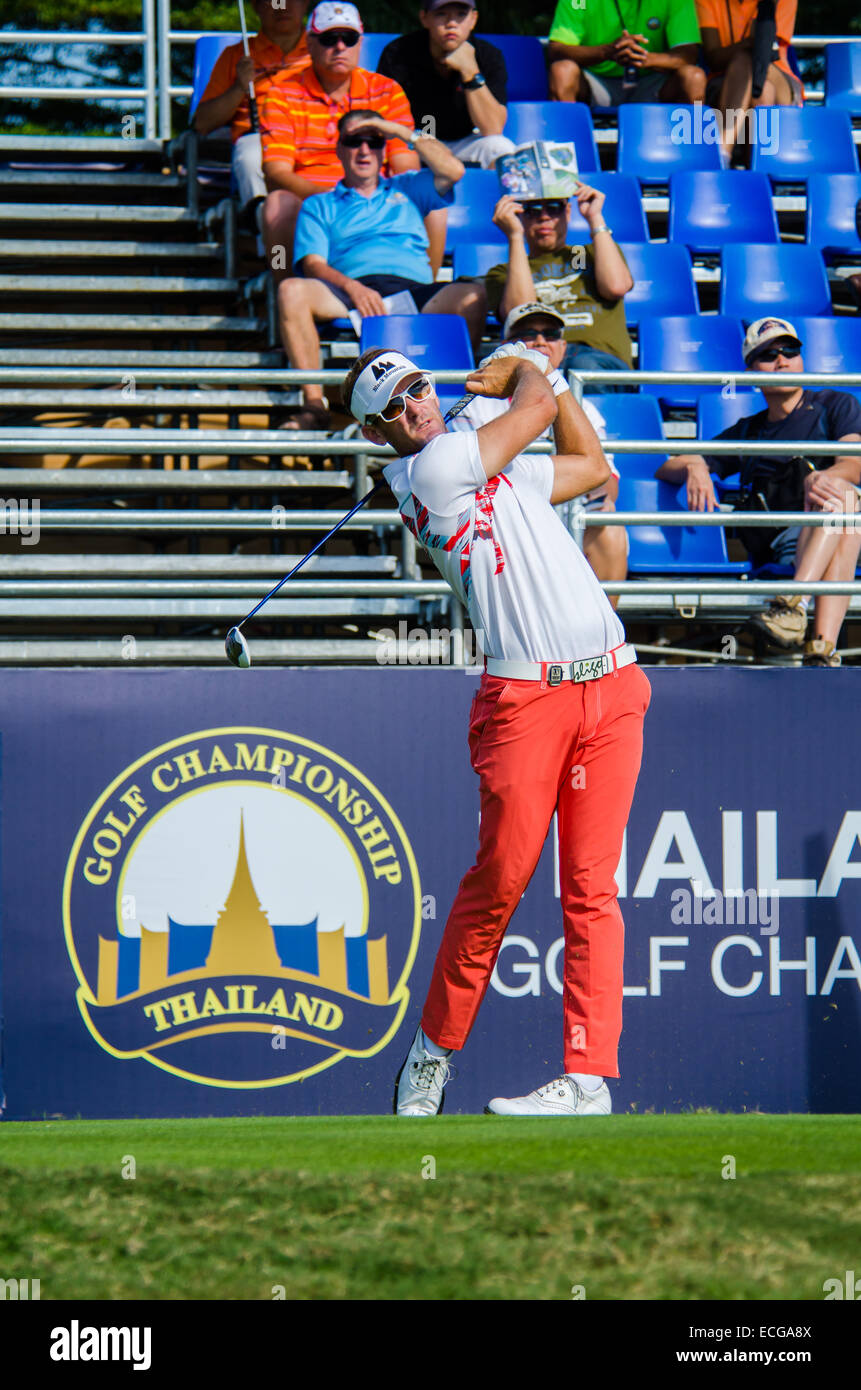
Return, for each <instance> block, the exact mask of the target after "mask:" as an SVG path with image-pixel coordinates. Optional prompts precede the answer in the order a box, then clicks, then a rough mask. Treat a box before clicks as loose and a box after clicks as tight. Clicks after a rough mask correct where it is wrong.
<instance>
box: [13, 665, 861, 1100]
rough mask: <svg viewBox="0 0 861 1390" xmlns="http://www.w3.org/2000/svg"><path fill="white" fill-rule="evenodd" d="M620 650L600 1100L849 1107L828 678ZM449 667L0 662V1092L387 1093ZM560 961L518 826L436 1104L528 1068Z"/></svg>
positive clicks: (429, 873) (853, 914)
mask: <svg viewBox="0 0 861 1390" xmlns="http://www.w3.org/2000/svg"><path fill="white" fill-rule="evenodd" d="M649 677H650V680H651V681H652V686H653V699H652V705H651V709H650V711H649V714H648V716H647V721H646V747H645V756H644V761H643V770H642V773H641V777H640V782H639V786H638V790H637V794H636V797H635V800H634V807H633V810H632V814H631V819H630V822H629V826H628V830H627V833H626V837H625V844H624V847H623V852H622V855H621V859H620V863H619V867H618V870H617V882H618V885H619V895H620V902H621V904H622V910H623V915H624V917H625V922H626V938H627V940H626V965H625V979H626V986H625V995H626V998H625V1028H624V1032H623V1037H622V1046H621V1052H620V1066H621V1072H622V1075H621V1078H620V1079H619V1080H618V1081H614V1082H613V1083H612V1094H613V1101H614V1107H615V1108H616V1109H617V1110H623V1111H624V1110H627V1109H630V1108H635V1109H637V1110H640V1111H645V1110H664V1109H666V1110H679V1109H684V1108H686V1107H698V1106H711V1107H714V1108H717V1109H731V1110H742V1109H749V1110H756V1109H762V1110H784V1111H786V1110H799V1111H806V1110H810V1111H855V1110H858V1109H859V1106H861V1081H859V1072H858V1068H857V1065H856V1063H855V1059H856V1058H857V1055H858V1049H859V1043H861V929H859V926H858V923H859V921H861V917H859V911H858V909H859V895H861V883H859V880H861V753H859V744H858V739H857V737H856V736H855V734H854V722H855V718H856V711H857V706H858V693H859V679H858V675H857V672H855V671H853V670H851V669H847V670H845V671H822V672H809V671H773V670H771V671H768V670H763V671H745V672H739V671H726V670H706V669H702V670H696V669H692V670H680V669H670V668H657V669H650V671H649ZM477 679H478V673H477V672H475V671H474V670H471V671H460V670H452V669H449V670H445V669H433V668H423V669H403V668H398V669H383V670H331V669H326V670H319V669H317V670H314V669H309V670H304V669H303V670H285V671H273V670H268V669H267V670H257V669H252V670H250V671H247V672H243V673H241V674H240V673H236V672H233V671H232V670H224V671H203V670H187V671H172V670H170V671H168V670H165V671H152V670H150V671H143V670H134V669H129V670H122V671H98V672H97V671H85V670H81V671H9V672H7V673H6V674H5V675H4V680H3V688H2V690H0V739H2V742H1V743H0V756H2V766H0V811H2V884H1V885H0V891H2V897H0V1005H2V1008H0V1014H2V1029H3V1034H2V1052H0V1056H2V1058H3V1075H2V1087H3V1090H4V1091H5V1106H6V1108H5V1111H4V1114H5V1116H6V1117H7V1118H16V1119H25V1118H35V1117H41V1116H43V1115H49V1116H50V1115H65V1116H74V1115H81V1116H91V1117H97V1116H105V1117H110V1116H124V1115H130V1116H131V1115H156V1116H158V1115H164V1116H172V1115H190V1114H208V1115H211V1114H225V1115H227V1114H365V1113H380V1112H382V1113H386V1112H389V1111H390V1109H391V1097H392V1089H393V1081H394V1077H395V1074H396V1072H397V1071H398V1069H399V1067H400V1065H401V1062H402V1061H403V1057H404V1055H405V1053H406V1050H407V1048H408V1046H409V1044H410V1042H411V1040H412V1036H413V1034H414V1032H415V1028H416V1026H417V1024H418V1021H419V1018H420V1014H421V1006H422V1002H423V1000H424V995H425V992H426V989H427V985H428V982H429V979H430V972H431V969H432V966H433V960H434V955H435V952H436V947H437V944H438V942H439V938H440V935H441V933H442V930H443V927H444V924H445V918H446V914H447V912H448V909H449V907H450V905H451V902H452V899H453V897H454V895H455V893H456V891H457V886H458V883H459V881H460V879H461V878H462V876H463V874H464V873H465V872H466V870H467V869H468V868H469V867H470V864H471V863H472V857H473V854H474V851H475V845H476V832H477V820H478V787H477V779H476V778H475V776H474V774H473V773H472V771H471V769H470V766H469V759H468V750H467V742H466V727H467V719H468V713H469V704H470V701H471V699H472V696H473V694H474V692H475V689H476V684H477ZM571 777H572V783H573V785H574V786H575V787H577V786H578V785H579V783H578V781H577V780H576V779H577V778H578V777H580V778H584V777H585V772H584V770H583V769H581V768H578V766H577V764H576V762H572V768H571ZM524 794H526V793H525V791H524ZM562 962H563V939H562V915H561V910H560V887H559V874H558V853H557V851H556V845H555V825H551V826H550V827H549V834H548V841H547V845H546V847H545V851H544V854H543V856H542V858H541V861H540V863H539V865H538V868H537V870H536V873H535V876H534V878H533V880H532V882H531V883H530V885H529V887H528V888H527V890H526V893H525V894H524V896H523V899H522V902H521V904H520V906H519V908H518V910H517V912H516V913H515V916H514V918H513V919H512V923H511V926H510V929H509V933H508V935H507V937H506V939H505V942H504V944H503V947H502V950H501V952H500V955H499V959H498V961H497V966H496V970H495V972H494V976H493V979H492V982H491V986H490V988H489V990H488V993H487V996H486V999H485V1002H484V1004H483V1006H482V1010H481V1013H480V1014H479V1018H478V1022H477V1024H476V1026H475V1029H474V1030H473V1033H472V1036H471V1037H470V1039H469V1042H468V1044H467V1046H466V1048H465V1049H464V1051H463V1053H462V1054H461V1055H460V1057H459V1058H458V1059H457V1077H456V1079H455V1080H454V1081H452V1082H451V1083H450V1087H449V1092H448V1099H447V1107H446V1108H447V1113H449V1112H450V1113H458V1112H464V1113H470V1112H481V1111H482V1109H483V1107H484V1104H485V1103H486V1101H487V1100H488V1099H489V1098H490V1097H491V1096H493V1095H517V1094H523V1093H524V1092H525V1091H528V1090H531V1089H532V1088H533V1087H534V1086H536V1085H540V1084H543V1082H545V1081H547V1080H551V1079H552V1078H553V1076H555V1075H557V1074H558V1072H559V1070H560V1062H561V1051H562V999H561V995H562V973H563V971H562Z"/></svg>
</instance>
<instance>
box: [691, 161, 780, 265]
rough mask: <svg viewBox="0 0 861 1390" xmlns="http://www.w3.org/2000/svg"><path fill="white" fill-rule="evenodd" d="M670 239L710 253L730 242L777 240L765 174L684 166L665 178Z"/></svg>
mask: <svg viewBox="0 0 861 1390" xmlns="http://www.w3.org/2000/svg"><path fill="white" fill-rule="evenodd" d="M667 235H668V237H669V240H670V241H678V242H682V243H684V245H686V246H687V247H688V248H689V250H691V251H694V252H700V253H701V254H708V255H715V254H717V253H718V252H720V251H721V250H722V249H723V247H724V246H725V245H726V244H727V243H728V242H732V241H759V242H765V241H773V242H777V241H779V240H780V235H779V233H778V230H777V217H776V216H775V212H774V206H773V204H772V201H771V184H770V183H769V181H768V179H767V178H766V176H765V174H749V173H746V172H745V173H743V172H735V171H734V170H733V171H731V170H727V169H720V170H714V169H697V170H696V171H690V170H684V171H680V172H679V173H677V174H673V175H672V177H671V178H670V225H669V232H668V234H667Z"/></svg>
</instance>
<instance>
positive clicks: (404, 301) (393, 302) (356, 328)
mask: <svg viewBox="0 0 861 1390" xmlns="http://www.w3.org/2000/svg"><path fill="white" fill-rule="evenodd" d="M383 312H384V313H386V314H417V313H418V307H417V306H416V301H415V300H414V299H413V297H412V295H411V294H410V292H409V290H400V291H399V292H398V293H397V294H390V295H389V297H388V299H384V300H383ZM347 318H348V319H349V320H350V323H351V324H352V325H353V332H354V333H355V335H356V337H357V338H361V336H362V315H361V314H360V313H359V311H358V309H351V310H350V311H349V313H348V314H347Z"/></svg>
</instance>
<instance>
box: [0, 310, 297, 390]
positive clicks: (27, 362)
mask: <svg viewBox="0 0 861 1390" xmlns="http://www.w3.org/2000/svg"><path fill="white" fill-rule="evenodd" d="M174 322H175V320H174ZM0 366H4V367H26V368H30V367H33V368H36V369H38V368H39V367H116V368H117V371H118V372H124V373H128V371H129V369H130V368H132V369H133V368H135V367H137V368H141V367H149V368H152V369H158V368H159V367H183V368H185V369H187V370H189V371H195V370H203V369H205V368H209V367H211V368H225V369H228V370H230V369H233V368H236V369H238V368H240V367H241V368H248V367H256V368H259V369H260V370H266V371H279V370H280V369H281V368H282V367H283V366H284V354H283V353H282V352H281V351H280V350H278V349H275V350H273V351H272V352H230V351H225V352H198V351H195V350H192V349H189V351H187V352H173V351H162V350H160V349H158V348H153V349H147V348H123V356H122V362H121V363H120V362H118V361H117V353H116V349H115V348H114V349H112V350H110V351H108V350H100V349H98V348H60V347H58V348H10V347H0ZM33 375H34V378H38V375H39V373H38V370H35V371H34V373H33Z"/></svg>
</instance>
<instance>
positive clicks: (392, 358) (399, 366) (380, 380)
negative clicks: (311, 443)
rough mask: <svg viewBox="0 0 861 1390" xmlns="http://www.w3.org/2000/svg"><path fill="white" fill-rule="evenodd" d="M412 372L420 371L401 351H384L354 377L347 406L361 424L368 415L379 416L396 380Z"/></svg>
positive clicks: (393, 388) (423, 373)
mask: <svg viewBox="0 0 861 1390" xmlns="http://www.w3.org/2000/svg"><path fill="white" fill-rule="evenodd" d="M412 372H419V373H420V374H421V375H422V376H427V372H422V369H421V367H417V366H416V364H415V362H411V361H410V359H409V358H408V357H404V354H403V353H402V352H383V353H381V354H380V356H379V357H375V358H374V360H373V362H369V363H368V365H367V367H366V368H365V370H364V371H363V372H362V373H361V374H360V375H359V376H358V377H357V379H356V384H355V386H354V387H353V392H352V395H351V396H350V401H349V406H350V410H351V412H352V414H353V415H355V417H356V419H357V420H358V421H359V423H360V424H362V425H364V424H365V422H366V420H367V419H368V417H369V416H370V415H379V414H380V412H381V411H382V410H384V409H385V407H386V406H387V405H388V403H389V401H390V400H391V398H392V395H393V394H394V390H395V387H396V386H397V384H398V382H399V381H402V380H403V378H404V377H405V376H408V375H409V374H410V373H412Z"/></svg>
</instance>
